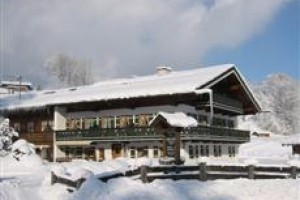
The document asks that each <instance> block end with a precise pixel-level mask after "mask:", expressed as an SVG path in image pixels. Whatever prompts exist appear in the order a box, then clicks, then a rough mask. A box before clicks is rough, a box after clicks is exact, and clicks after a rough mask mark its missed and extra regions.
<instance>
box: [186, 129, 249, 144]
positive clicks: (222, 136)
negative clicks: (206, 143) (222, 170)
mask: <svg viewBox="0 0 300 200" xmlns="http://www.w3.org/2000/svg"><path fill="white" fill-rule="evenodd" d="M181 138H182V139H183V140H193V139H197V140H199V139H200V140H213V141H235V142H248V141H250V132H249V131H245V130H238V129H232V128H223V127H216V126H198V127H194V128H189V129H187V130H185V131H184V132H182V133H181Z"/></svg>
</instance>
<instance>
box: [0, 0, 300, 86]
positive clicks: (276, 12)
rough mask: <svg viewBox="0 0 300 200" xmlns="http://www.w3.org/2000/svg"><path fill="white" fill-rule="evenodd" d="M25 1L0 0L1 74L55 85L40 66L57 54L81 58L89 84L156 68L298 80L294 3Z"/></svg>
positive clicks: (271, 0) (279, 0)
mask: <svg viewBox="0 0 300 200" xmlns="http://www.w3.org/2000/svg"><path fill="white" fill-rule="evenodd" d="M29 1H30V3H28V2H27V1H23V0H15V1H6V0H0V13H1V15H0V24H1V29H0V36H1V37H0V60H1V62H0V75H3V77H9V76H11V75H13V76H15V75H16V74H21V75H22V76H23V77H24V79H26V80H28V81H31V82H33V83H34V84H41V85H49V86H51V85H55V84H57V82H58V81H57V79H55V77H54V76H49V73H48V71H47V70H46V68H45V63H47V62H48V61H49V60H52V59H53V58H55V55H57V54H58V53H60V54H65V55H68V56H69V57H72V58H76V59H79V60H81V59H84V60H88V61H89V63H90V65H91V66H90V68H91V72H92V73H91V74H92V76H93V79H94V80H95V81H101V80H103V79H107V78H113V77H131V76H132V75H139V76H141V75H146V74H153V73H155V68H156V66H158V65H161V64H166V65H169V66H171V67H173V68H174V70H185V69H192V68H199V67H201V66H207V65H216V64H223V63H235V64H236V65H237V66H238V67H239V68H240V70H241V72H242V73H243V74H244V75H245V76H246V77H247V78H248V79H249V80H250V81H254V82H256V81H261V80H263V79H264V78H265V77H266V76H267V75H268V74H270V73H277V72H283V73H287V74H289V75H291V76H293V77H294V78H297V79H299V76H300V75H299V65H300V63H299V54H300V52H299V46H300V44H299V34H300V33H299V13H300V10H299V5H297V4H299V0H176V1H161V0H131V1H122V0H114V1H111V0H101V1H99V0H85V1H82V0H72V1H61V0H48V1H40V0H29ZM16 10H18V12H15V11H16ZM2 27H3V28H2ZM20 30H26V31H21V32H20ZM0 77H1V76H0Z"/></svg>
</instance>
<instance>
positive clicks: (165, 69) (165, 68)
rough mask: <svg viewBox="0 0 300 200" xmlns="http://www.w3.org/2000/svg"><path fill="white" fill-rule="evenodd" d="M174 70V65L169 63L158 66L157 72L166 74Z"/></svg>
mask: <svg viewBox="0 0 300 200" xmlns="http://www.w3.org/2000/svg"><path fill="white" fill-rule="evenodd" d="M171 72H172V67H169V66H168V65H159V66H157V67H156V73H157V75H159V76H164V75H167V74H169V73H171Z"/></svg>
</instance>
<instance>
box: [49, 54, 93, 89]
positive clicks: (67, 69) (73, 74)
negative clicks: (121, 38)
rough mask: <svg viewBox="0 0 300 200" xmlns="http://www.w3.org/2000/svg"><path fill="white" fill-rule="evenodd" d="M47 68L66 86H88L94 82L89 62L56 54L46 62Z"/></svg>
mask: <svg viewBox="0 0 300 200" xmlns="http://www.w3.org/2000/svg"><path fill="white" fill-rule="evenodd" d="M45 67H46V69H47V70H48V71H49V72H50V73H51V74H52V75H54V76H55V77H56V78H58V80H59V81H60V82H61V83H62V84H64V85H66V86H79V85H87V84H91V83H92V82H93V79H92V77H91V73H90V71H89V70H90V66H89V62H88V61H87V60H81V59H77V58H73V57H70V56H68V55H65V54H56V55H54V56H51V57H50V58H48V59H47V60H46V62H45Z"/></svg>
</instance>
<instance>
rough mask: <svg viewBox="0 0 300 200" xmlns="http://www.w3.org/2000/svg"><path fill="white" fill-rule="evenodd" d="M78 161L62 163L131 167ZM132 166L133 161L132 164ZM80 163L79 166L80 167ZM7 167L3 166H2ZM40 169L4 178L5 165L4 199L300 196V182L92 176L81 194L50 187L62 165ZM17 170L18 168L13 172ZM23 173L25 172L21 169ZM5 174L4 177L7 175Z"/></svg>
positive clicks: (288, 199)
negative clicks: (53, 171) (145, 181)
mask: <svg viewBox="0 0 300 200" xmlns="http://www.w3.org/2000/svg"><path fill="white" fill-rule="evenodd" d="M84 163H85V162H83V161H76V162H73V163H68V164H66V163H64V164H62V165H63V166H64V168H65V169H67V170H69V172H72V170H73V171H75V169H76V168H82V167H83V168H84V167H85V168H90V169H91V170H92V171H93V172H94V173H97V174H98V175H100V174H101V173H107V172H109V171H112V168H113V169H114V170H117V171H122V170H124V169H125V168H127V167H130V166H131V165H130V164H128V165H127V164H126V161H125V160H124V159H121V160H116V161H110V162H104V163H90V162H86V163H85V164H84ZM129 163H130V162H129ZM77 164H78V165H77ZM2 165H3V163H2ZM42 166H44V167H41V168H40V169H39V170H37V169H34V170H31V172H30V171H29V170H28V169H30V167H28V166H27V167H21V166H20V168H23V170H24V173H23V174H21V173H17V174H16V175H13V174H12V173H11V172H10V175H9V176H3V175H4V174H5V173H6V172H8V171H11V170H10V169H8V168H6V167H5V166H2V170H3V171H2V173H1V180H0V199H1V200H56V199H57V200H86V199H88V200H98V199H110V200H111V199H114V200H119V199H122V200H123V199H126V200H131V199H135V200H137V199H153V200H156V199H157V200H162V199H173V200H177V199H178V200H179V199H180V200H182V199H208V200H210V199H211V200H227V199H235V200H242V199H243V200H246V199H249V200H250V199H256V200H259V199H261V200H265V199H267V198H269V199H272V200H277V199H278V200H297V199H299V197H300V179H297V180H293V179H286V180H281V179H277V180H276V179H275V180H248V179H235V180H215V181H207V182H200V181H197V180H185V181H183V180H182V181H171V180H156V181H154V182H152V183H148V184H143V183H142V182H141V181H139V180H132V179H130V178H117V179H112V180H110V181H108V183H103V182H100V181H98V180H97V179H96V178H95V177H90V178H89V179H88V180H87V181H86V182H85V183H84V184H83V185H82V186H81V188H80V190H79V191H74V192H72V193H70V192H68V188H67V187H66V186H64V185H61V184H54V185H52V186H51V184H50V169H53V168H55V167H57V166H60V164H47V163H44V164H43V165H42ZM13 170H16V169H13ZM19 171H22V170H21V169H19ZM3 173H4V174H3Z"/></svg>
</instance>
